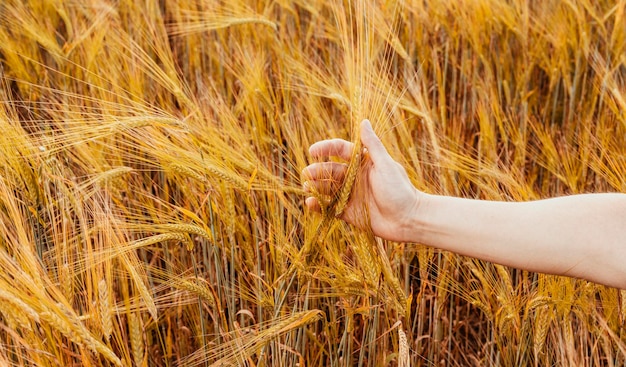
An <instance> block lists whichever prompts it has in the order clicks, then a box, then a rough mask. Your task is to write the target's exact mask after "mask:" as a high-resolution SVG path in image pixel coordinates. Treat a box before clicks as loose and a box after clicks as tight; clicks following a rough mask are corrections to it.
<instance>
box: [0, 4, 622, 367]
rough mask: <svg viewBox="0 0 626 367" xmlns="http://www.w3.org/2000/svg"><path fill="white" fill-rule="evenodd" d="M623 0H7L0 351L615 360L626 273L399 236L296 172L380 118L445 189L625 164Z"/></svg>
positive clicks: (421, 181)
mask: <svg viewBox="0 0 626 367" xmlns="http://www.w3.org/2000/svg"><path fill="white" fill-rule="evenodd" d="M625 12H626V1H624V0H616V1H615V0H614V1H609V0H598V1H595V0H545V1H539V0H506V1H505V0H463V1H455V0H438V1H422V0H344V1H341V0H338V1H334V0H330V1H319V0H311V1H309V0H274V1H269V0H159V1H157V0H145V1H134V0H4V1H3V2H2V3H1V4H0V82H1V87H0V98H1V99H2V103H1V104H0V131H1V133H0V149H1V150H2V152H1V154H0V366H54V367H58V366H231V365H232V366H259V367H260V366H300V367H304V366H368V367H369V366H401V367H406V366H435V365H436V366H440V365H441V366H474V365H476V366H624V365H625V364H626V330H625V329H624V321H625V318H626V292H625V291H622V290H618V289H613V288H608V287H604V286H600V285H596V284H593V283H589V282H586V281H582V280H577V279H569V278H561V277H556V276H548V275H543V274H535V273H529V272H527V271H522V270H518V269H509V268H505V267H502V266H499V265H495V264H489V263H485V262H481V261H478V260H475V259H471V258H465V257H461V256H458V255H455V254H452V253H448V252H443V251H439V250H437V249H433V248H428V247H425V246H423V245H420V244H414V243H393V242H389V241H381V240H380V239H376V238H374V237H372V235H371V234H370V233H367V231H361V230H358V229H356V228H353V227H350V226H349V225H347V224H345V223H344V222H342V221H340V220H337V219H335V215H334V214H336V212H339V211H340V210H341V203H342V202H344V203H345V201H346V200H347V198H348V197H349V195H351V186H352V185H351V182H348V181H349V180H347V181H346V182H345V183H344V184H343V186H341V188H340V189H338V192H337V200H336V204H337V205H335V206H334V207H332V208H331V209H333V210H334V211H331V212H329V211H326V212H323V213H321V214H318V213H312V212H309V211H307V210H305V208H304V205H303V202H304V198H305V195H304V192H303V190H302V188H301V187H302V182H301V177H300V172H301V170H302V169H303V168H304V167H305V166H306V165H307V164H308V163H309V159H310V158H309V156H308V147H309V146H310V145H311V144H312V143H314V142H315V141H317V140H320V139H325V138H329V137H339V138H344V139H347V140H351V141H353V142H355V143H357V144H358V143H359V139H358V135H357V129H356V128H357V127H358V123H359V122H360V121H361V119H363V118H368V119H370V120H371V121H372V123H373V125H374V128H375V130H376V131H377V132H378V133H379V134H380V136H381V139H382V140H383V142H384V143H385V145H386V146H387V148H388V150H389V152H390V154H391V155H392V156H393V157H394V159H396V160H398V161H399V162H401V163H402V165H403V166H404V167H405V168H406V169H407V172H408V174H409V176H410V178H411V180H412V181H413V183H414V184H415V185H416V187H418V188H419V189H420V190H423V191H425V192H428V193H437V194H445V195H453V196H461V197H468V198H480V199H489V200H505V201H524V200H534V199H540V198H547V197H553V196H559V195H567V194H575V193H583V192H626V18H625ZM359 159H360V157H358V156H355V158H354V159H353V160H352V161H351V165H350V169H351V170H352V171H351V172H354V171H355V170H356V169H358V167H359ZM355 195H356V193H355Z"/></svg>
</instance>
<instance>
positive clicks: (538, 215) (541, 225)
mask: <svg viewBox="0 0 626 367" xmlns="http://www.w3.org/2000/svg"><path fill="white" fill-rule="evenodd" d="M361 142H362V143H363V146H364V147H365V149H366V150H367V153H368V157H369V158H368V159H369V162H367V164H365V166H364V168H363V169H362V170H361V172H360V177H359V178H358V179H357V185H359V187H357V188H355V190H358V192H360V193H362V194H361V195H354V197H352V198H351V200H350V202H349V203H348V206H347V207H346V210H345V211H344V213H343V215H342V216H341V218H342V219H343V220H345V221H346V222H348V223H351V224H354V225H357V226H363V225H369V226H370V227H371V230H372V231H373V233H374V234H375V235H376V236H379V237H381V238H384V239H387V240H392V241H398V242H414V243H421V244H424V245H427V246H432V247H436V248H439V249H443V250H448V251H452V252H455V253H458V254H461V255H466V256H470V257H475V258H478V259H482V260H486V261H490V262H494V263H497V264H502V265H507V266H511V267H515V268H520V269H525V270H530V271H534V272H540V273H547V274H556V275H565V276H570V277H576V278H582V279H586V280H590V281H593V282H596V283H600V284H604V285H608V286H612V287H617V288H621V289H626V194H612V193H598V194H582V195H570V196H562V197H557V198H552V199H546V200H536V201H528V202H499V201H486V200H472V199H463V198H457V197H449V196H440V195H431V194H426V193H424V192H421V191H419V190H417V189H416V188H415V187H414V186H413V184H412V183H411V181H410V180H409V177H408V176H407V174H406V171H405V169H404V168H403V167H402V166H401V165H400V164H399V163H397V162H396V161H394V160H393V158H391V156H390V155H389V154H388V152H387V150H386V149H385V147H384V146H383V144H382V142H381V141H380V139H379V138H378V136H377V135H376V134H375V133H374V131H373V129H372V127H371V124H370V122H369V121H367V120H364V121H363V122H362V124H361ZM353 147H354V145H353V144H352V143H350V142H348V141H345V140H341V139H331V140H323V141H320V142H317V143H315V144H313V145H312V146H311V147H310V149H309V152H310V155H311V157H312V158H313V159H315V160H316V161H317V162H316V163H312V164H310V165H309V166H307V167H306V168H305V169H304V170H303V172H302V174H303V179H304V180H305V183H304V188H305V190H307V191H308V192H313V191H317V192H319V193H322V194H327V195H331V194H332V191H333V190H335V189H336V187H338V183H340V182H341V181H342V179H343V176H344V174H345V171H346V169H347V164H346V163H343V162H341V161H345V162H347V161H348V160H349V159H350V157H351V154H352V150H353ZM330 157H336V158H337V159H335V160H329V159H328V158H330ZM306 205H307V207H308V208H309V209H312V210H315V211H319V210H320V204H319V203H318V201H317V199H316V198H315V197H313V196H310V197H307V198H306ZM363 208H367V212H368V213H369V220H370V222H369V223H365V224H363V223H362V221H360V219H359V218H362V215H360V214H357V213H363Z"/></svg>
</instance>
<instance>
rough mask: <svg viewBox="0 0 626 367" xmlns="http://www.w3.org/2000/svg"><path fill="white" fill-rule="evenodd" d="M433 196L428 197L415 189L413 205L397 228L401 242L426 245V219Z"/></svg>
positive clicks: (430, 208)
mask: <svg viewBox="0 0 626 367" xmlns="http://www.w3.org/2000/svg"><path fill="white" fill-rule="evenodd" d="M433 198H434V195H429V194H426V193H423V192H421V191H419V190H417V189H415V193H414V199H413V204H412V205H410V206H409V209H408V210H407V212H406V213H405V215H404V220H401V221H400V225H399V228H398V234H399V237H400V238H401V239H402V242H414V243H422V244H424V243H426V238H425V234H426V233H427V219H428V218H429V212H430V211H431V210H432V205H433Z"/></svg>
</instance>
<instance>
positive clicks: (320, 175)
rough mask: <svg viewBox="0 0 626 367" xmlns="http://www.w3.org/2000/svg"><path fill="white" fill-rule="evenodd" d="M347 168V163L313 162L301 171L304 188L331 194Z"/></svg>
mask: <svg viewBox="0 0 626 367" xmlns="http://www.w3.org/2000/svg"><path fill="white" fill-rule="evenodd" d="M347 169H348V165H347V164H345V163H336V162H321V163H313V164H311V165H309V166H308V167H306V168H305V169H304V170H303V171H302V177H303V179H304V180H305V182H304V190H305V191H307V192H317V193H320V194H322V195H332V194H333V193H334V192H336V191H337V190H338V189H339V187H340V185H341V183H342V182H343V179H344V177H345V174H346V170H347Z"/></svg>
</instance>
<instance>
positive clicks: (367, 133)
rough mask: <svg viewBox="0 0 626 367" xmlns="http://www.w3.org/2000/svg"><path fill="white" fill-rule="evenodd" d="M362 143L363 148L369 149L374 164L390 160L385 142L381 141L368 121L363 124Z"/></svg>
mask: <svg viewBox="0 0 626 367" xmlns="http://www.w3.org/2000/svg"><path fill="white" fill-rule="evenodd" d="M361 142H362V143H363V146H364V147H365V148H367V151H368V153H369V155H370V158H371V159H372V162H374V164H379V163H383V160H386V159H388V158H389V153H387V149H385V146H384V145H383V142H382V141H380V139H379V138H378V135H376V133H375V132H374V129H373V128H372V124H371V123H370V121H369V120H367V119H366V120H363V121H362V122H361Z"/></svg>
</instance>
